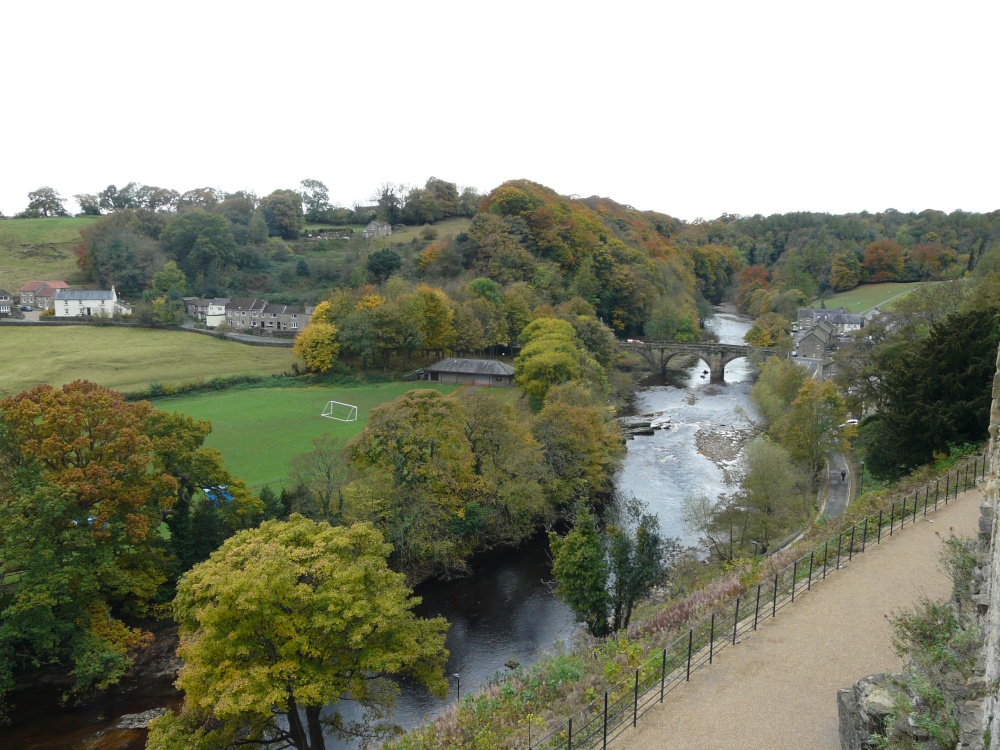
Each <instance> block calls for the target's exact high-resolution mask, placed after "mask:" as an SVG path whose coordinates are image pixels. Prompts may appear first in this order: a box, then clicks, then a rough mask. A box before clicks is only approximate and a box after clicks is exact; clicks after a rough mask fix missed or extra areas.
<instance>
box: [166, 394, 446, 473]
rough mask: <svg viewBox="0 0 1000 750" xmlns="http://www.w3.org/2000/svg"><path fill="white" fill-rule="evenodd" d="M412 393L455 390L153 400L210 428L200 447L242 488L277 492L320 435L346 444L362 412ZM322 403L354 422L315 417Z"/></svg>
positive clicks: (360, 422)
mask: <svg viewBox="0 0 1000 750" xmlns="http://www.w3.org/2000/svg"><path fill="white" fill-rule="evenodd" d="M414 388H433V389H434V390H436V391H438V392H439V393H445V394H447V393H451V392H453V391H454V390H456V389H457V388H458V386H455V385H442V384H440V383H420V384H416V383H380V384H377V385H366V386H353V387H344V386H319V387H314V388H252V389H249V390H233V391H226V392H223V393H205V394H199V395H194V396H178V397H176V398H167V399H157V400H156V401H154V402H153V405H154V406H156V408H157V409H162V410H163V411H171V412H180V413H182V414H187V415H188V416H191V417H195V418H197V419H207V420H209V421H211V423H212V434H211V435H209V437H208V440H207V441H206V444H207V445H208V446H210V447H212V448H215V449H217V450H218V451H219V452H220V453H222V458H223V461H224V463H225V465H226V468H227V469H228V470H229V471H230V472H231V473H232V474H233V475H234V476H237V477H239V478H241V479H243V480H245V481H246V482H247V484H249V485H251V486H253V485H261V484H267V483H272V484H273V485H274V487H275V489H277V488H278V484H280V482H281V480H283V479H284V478H285V477H286V476H287V474H288V469H289V465H290V464H291V461H292V459H293V458H295V457H296V456H298V455H300V454H302V453H307V452H308V451H310V450H312V441H313V440H315V439H316V438H318V437H322V436H324V435H329V436H334V437H342V438H344V439H346V440H349V439H350V438H352V437H354V436H355V435H357V434H358V433H359V432H361V430H363V429H364V427H365V425H366V424H367V423H368V413H369V412H370V411H371V410H372V409H373V408H375V407H376V406H379V405H380V404H384V403H386V402H387V401H391V400H393V399H394V398H396V397H397V396H400V395H402V394H403V393H405V392H407V391H409V390H413V389H414ZM328 401H341V402H344V403H348V404H353V405H354V406H357V407H358V421H356V422H338V421H335V420H332V419H324V418H323V417H321V416H320V414H321V413H322V411H323V408H324V407H325V406H326V404H327V402H328Z"/></svg>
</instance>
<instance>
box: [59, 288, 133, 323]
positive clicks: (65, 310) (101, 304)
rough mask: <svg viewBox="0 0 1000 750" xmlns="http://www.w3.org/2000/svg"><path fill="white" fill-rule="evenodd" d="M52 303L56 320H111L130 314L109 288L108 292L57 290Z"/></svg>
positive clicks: (126, 306)
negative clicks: (96, 317)
mask: <svg viewBox="0 0 1000 750" xmlns="http://www.w3.org/2000/svg"><path fill="white" fill-rule="evenodd" d="M54 303H55V316H56V317H57V318H79V317H81V316H85V315H86V316H99V317H107V318H112V317H114V316H116V315H128V314H129V313H130V312H132V310H131V308H129V306H128V305H125V304H123V303H122V302H119V301H118V294H117V293H116V292H115V288H114V287H111V291H110V292H106V291H103V290H97V291H73V290H71V289H57V290H56V294H55V300H54Z"/></svg>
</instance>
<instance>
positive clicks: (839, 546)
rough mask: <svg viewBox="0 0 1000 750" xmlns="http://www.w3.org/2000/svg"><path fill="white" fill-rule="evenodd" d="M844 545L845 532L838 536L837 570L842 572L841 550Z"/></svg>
mask: <svg viewBox="0 0 1000 750" xmlns="http://www.w3.org/2000/svg"><path fill="white" fill-rule="evenodd" d="M843 544H844V532H843V531H841V532H840V534H838V535H837V570H840V548H841V546H842V545H843Z"/></svg>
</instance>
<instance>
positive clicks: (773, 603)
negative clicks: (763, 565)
mask: <svg viewBox="0 0 1000 750" xmlns="http://www.w3.org/2000/svg"><path fill="white" fill-rule="evenodd" d="M777 616H778V574H777V573H775V574H774V599H773V600H772V601H771V619H772V620H773V619H774V618H775V617H777Z"/></svg>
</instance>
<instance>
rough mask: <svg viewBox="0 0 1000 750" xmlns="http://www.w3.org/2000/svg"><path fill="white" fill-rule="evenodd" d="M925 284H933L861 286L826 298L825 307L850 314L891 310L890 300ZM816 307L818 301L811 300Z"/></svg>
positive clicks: (918, 282)
mask: <svg viewBox="0 0 1000 750" xmlns="http://www.w3.org/2000/svg"><path fill="white" fill-rule="evenodd" d="M926 283H934V282H926V281H911V282H906V283H885V284H863V285H862V286H858V287H855V288H854V289H851V290H850V291H847V292H841V293H840V294H835V295H833V296H832V297H827V299H826V306H827V308H828V309H831V310H835V309H838V308H841V307H846V308H847V312H850V313H862V312H865V311H866V310H871V309H872V308H873V307H882V308H891V307H892V303H891V302H890V300H892V299H893V298H895V297H900V296H902V295H904V294H906V293H908V292H912V291H913V290H914V289H916V288H917V287H919V286H921V285H922V284H926ZM818 305H819V300H818V299H817V300H813V307H817V306H818Z"/></svg>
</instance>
